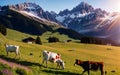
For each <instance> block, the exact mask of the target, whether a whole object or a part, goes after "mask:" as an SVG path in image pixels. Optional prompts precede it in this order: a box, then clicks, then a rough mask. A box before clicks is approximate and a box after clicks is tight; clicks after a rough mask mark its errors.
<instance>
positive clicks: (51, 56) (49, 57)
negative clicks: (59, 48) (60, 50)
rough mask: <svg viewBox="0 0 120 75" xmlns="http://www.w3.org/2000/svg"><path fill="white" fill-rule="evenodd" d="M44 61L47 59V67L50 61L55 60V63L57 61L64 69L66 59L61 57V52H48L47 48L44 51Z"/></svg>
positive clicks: (58, 65)
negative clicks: (63, 59)
mask: <svg viewBox="0 0 120 75" xmlns="http://www.w3.org/2000/svg"><path fill="white" fill-rule="evenodd" d="M44 61H46V67H47V63H48V61H50V62H53V63H57V67H59V68H60V66H61V67H62V69H64V65H65V64H64V61H62V59H61V58H60V54H57V53H54V52H48V51H46V50H44V51H43V63H42V64H44Z"/></svg>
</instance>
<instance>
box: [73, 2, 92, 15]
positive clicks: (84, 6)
mask: <svg viewBox="0 0 120 75" xmlns="http://www.w3.org/2000/svg"><path fill="white" fill-rule="evenodd" d="M93 10H94V8H93V7H92V6H91V5H89V4H88V3H86V2H81V3H80V4H79V5H77V6H76V7H75V8H73V9H72V10H71V12H80V13H89V12H92V11H93Z"/></svg>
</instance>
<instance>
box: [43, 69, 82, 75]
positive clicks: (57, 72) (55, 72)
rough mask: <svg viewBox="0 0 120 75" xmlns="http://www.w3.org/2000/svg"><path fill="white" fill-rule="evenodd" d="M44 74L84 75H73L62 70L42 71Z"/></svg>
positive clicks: (76, 74)
mask: <svg viewBox="0 0 120 75" xmlns="http://www.w3.org/2000/svg"><path fill="white" fill-rule="evenodd" d="M42 71H43V72H46V73H51V74H56V75H58V74H60V75H82V74H78V73H72V72H69V71H67V72H64V71H61V70H56V71H53V70H42Z"/></svg>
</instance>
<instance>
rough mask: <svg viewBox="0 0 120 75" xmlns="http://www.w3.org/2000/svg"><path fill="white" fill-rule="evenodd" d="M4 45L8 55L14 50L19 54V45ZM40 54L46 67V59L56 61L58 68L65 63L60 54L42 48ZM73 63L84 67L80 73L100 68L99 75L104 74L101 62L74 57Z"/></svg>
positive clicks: (63, 66)
mask: <svg viewBox="0 0 120 75" xmlns="http://www.w3.org/2000/svg"><path fill="white" fill-rule="evenodd" d="M5 47H6V53H7V55H8V52H15V53H16V56H17V55H20V52H19V46H17V45H7V44H6V45H5ZM42 55H43V62H42V64H44V62H46V67H47V63H48V61H50V62H53V63H57V67H56V68H59V69H60V68H62V69H64V68H65V63H64V61H63V60H62V59H61V55H60V54H58V53H54V52H50V51H46V50H44V51H43V54H42ZM74 65H79V66H81V67H82V68H83V69H84V71H83V72H82V74H83V73H84V72H86V71H87V72H88V75H89V70H94V71H97V70H100V72H101V75H103V74H104V72H103V66H104V65H103V62H95V61H81V60H78V59H76V60H75V63H74Z"/></svg>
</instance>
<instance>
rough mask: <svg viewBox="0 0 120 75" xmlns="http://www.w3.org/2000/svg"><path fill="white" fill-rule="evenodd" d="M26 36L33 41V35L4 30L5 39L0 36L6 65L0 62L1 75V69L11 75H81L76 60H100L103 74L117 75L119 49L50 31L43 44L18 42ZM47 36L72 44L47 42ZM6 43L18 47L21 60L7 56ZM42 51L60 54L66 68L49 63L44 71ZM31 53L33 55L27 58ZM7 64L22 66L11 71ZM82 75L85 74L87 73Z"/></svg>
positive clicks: (93, 73) (96, 74)
mask: <svg viewBox="0 0 120 75" xmlns="http://www.w3.org/2000/svg"><path fill="white" fill-rule="evenodd" d="M29 36H31V37H33V38H36V36H34V35H28V34H25V33H20V32H18V31H14V30H10V29H8V31H7V36H3V35H1V34H0V58H1V59H3V60H5V61H6V62H8V64H5V63H2V62H1V61H0V75H2V74H3V70H8V71H9V72H10V73H11V72H12V74H13V75H81V73H82V71H83V69H82V68H81V67H80V66H74V62H75V59H80V60H84V61H85V60H90V61H102V62H104V71H106V75H120V47H115V46H107V45H95V44H82V43H77V42H79V40H74V39H71V38H69V37H68V36H66V35H62V34H59V33H51V32H46V33H44V34H43V35H41V36H40V38H41V41H42V45H38V44H27V43H23V42H22V41H21V40H22V39H23V38H26V37H29ZM49 36H56V37H58V38H59V39H60V41H64V40H68V39H71V40H72V42H68V43H66V42H58V43H48V42H47V39H48V37H49ZM76 41H77V42H76ZM5 43H7V44H13V45H19V46H20V53H21V54H20V59H19V56H17V58H14V57H15V54H14V53H9V56H6V51H5V47H4V44H5ZM43 50H48V51H53V52H56V53H60V54H61V58H62V59H63V60H64V61H65V69H64V70H61V69H56V64H55V63H51V62H49V63H48V68H45V67H44V65H45V64H43V65H42V58H43V57H42V51H43ZM31 53H32V55H30V54H31ZM9 62H12V63H13V64H15V65H17V64H19V65H21V66H23V67H19V66H15V67H14V68H12V67H11V66H10V64H9ZM26 68H27V69H26ZM3 75H7V74H3ZM84 75H87V72H85V73H84ZM90 75H100V71H90Z"/></svg>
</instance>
